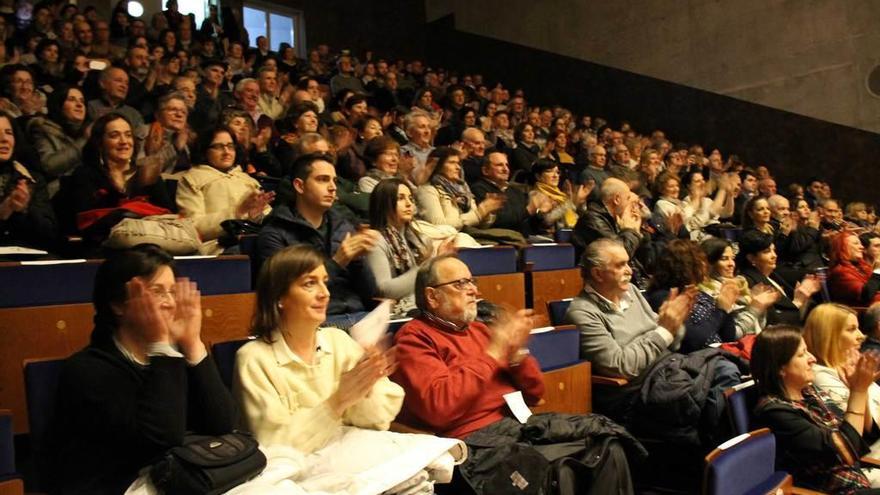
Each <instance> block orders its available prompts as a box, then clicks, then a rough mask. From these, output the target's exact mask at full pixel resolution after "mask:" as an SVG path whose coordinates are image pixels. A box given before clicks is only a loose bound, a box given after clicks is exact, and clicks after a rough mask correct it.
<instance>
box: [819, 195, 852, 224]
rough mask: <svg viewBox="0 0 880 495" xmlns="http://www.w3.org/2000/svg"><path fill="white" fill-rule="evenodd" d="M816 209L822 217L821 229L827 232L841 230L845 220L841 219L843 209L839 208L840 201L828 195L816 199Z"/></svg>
mask: <svg viewBox="0 0 880 495" xmlns="http://www.w3.org/2000/svg"><path fill="white" fill-rule="evenodd" d="M816 211H817V212H818V213H819V217H820V218H821V219H822V224H821V227H822V230H823V231H825V232H826V233H827V232H836V231H839V230H843V228H844V226H845V224H846V222H844V221H843V210H841V209H840V203H839V202H838V201H837V200H836V199H832V198H830V197H828V198H823V199H820V200H817V201H816Z"/></svg>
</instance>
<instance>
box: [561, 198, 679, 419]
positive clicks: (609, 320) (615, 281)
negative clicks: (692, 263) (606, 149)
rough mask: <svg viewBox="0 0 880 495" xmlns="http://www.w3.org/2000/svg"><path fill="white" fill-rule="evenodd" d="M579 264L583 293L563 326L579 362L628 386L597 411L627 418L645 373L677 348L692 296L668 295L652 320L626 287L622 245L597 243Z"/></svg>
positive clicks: (603, 398)
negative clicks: (572, 337)
mask: <svg viewBox="0 0 880 495" xmlns="http://www.w3.org/2000/svg"><path fill="white" fill-rule="evenodd" d="M606 184H607V182H606ZM581 259H582V261H581V275H582V277H583V279H584V288H583V290H582V291H581V293H580V294H579V295H578V296H577V297H576V298H575V299H574V300H573V301H572V302H571V305H570V306H569V308H568V312H567V313H566V314H565V321H566V322H568V323H572V324H574V325H577V328H578V330H579V331H580V334H581V342H580V344H581V349H580V354H581V358H582V359H586V360H588V361H590V362H591V363H592V366H593V372H594V373H596V374H597V375H606V376H615V377H622V378H626V379H627V380H629V381H630V385H629V386H627V387H624V388H622V389H619V390H607V391H606V390H603V393H602V394H596V395H595V396H594V397H593V401H594V404H595V407H596V410H597V411H599V412H603V413H604V414H609V415H611V416H612V417H615V418H625V417H626V416H627V415H628V413H629V410H628V409H629V407H628V405H627V404H628V403H629V402H630V400H631V399H632V397H634V395H633V394H635V393H637V392H638V390H639V388H640V386H641V383H642V381H643V380H644V377H645V371H647V370H648V369H650V367H651V365H653V364H654V363H655V362H656V361H657V360H658V359H659V358H660V357H662V356H663V355H665V354H666V353H668V352H669V350H670V349H675V348H677V347H678V345H679V344H680V343H681V341H682V338H683V337H684V330H685V328H684V326H683V324H684V322H685V320H686V319H687V317H688V314H689V313H690V311H691V307H692V306H693V300H694V297H695V294H693V292H692V291H684V292H681V293H679V292H678V291H677V290H675V291H671V292H670V295H669V297H668V299H667V300H666V301H665V302H664V304H662V305H661V307H660V313H659V314H656V313H654V311H653V310H652V309H651V306H650V305H649V304H648V301H646V300H645V298H644V297H642V295H641V293H640V292H639V290H638V288H636V286H635V285H633V284H630V278H631V277H632V274H633V271H632V269H631V268H630V266H629V263H628V262H629V256H628V255H627V251H626V248H625V247H624V245H623V243H622V242H621V241H618V240H616V239H608V238H603V239H599V240H596V241H594V242H593V243H591V244H590V245H588V246H587V249H586V251H584V255H583V257H582V258H581ZM606 392H607V393H606Z"/></svg>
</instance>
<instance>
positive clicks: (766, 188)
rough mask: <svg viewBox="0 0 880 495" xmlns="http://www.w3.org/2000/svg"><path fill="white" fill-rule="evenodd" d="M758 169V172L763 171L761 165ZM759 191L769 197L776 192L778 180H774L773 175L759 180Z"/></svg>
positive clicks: (763, 195)
mask: <svg viewBox="0 0 880 495" xmlns="http://www.w3.org/2000/svg"><path fill="white" fill-rule="evenodd" d="M758 170H759V172H758V173H761V172H760V170H761V167H758ZM768 173H769V172H768ZM758 193H759V194H760V195H761V196H762V197H764V198H769V197H770V196H773V195H774V194H776V181H775V180H773V177H770V176H766V177H763V178H762V179H761V180H759V181H758Z"/></svg>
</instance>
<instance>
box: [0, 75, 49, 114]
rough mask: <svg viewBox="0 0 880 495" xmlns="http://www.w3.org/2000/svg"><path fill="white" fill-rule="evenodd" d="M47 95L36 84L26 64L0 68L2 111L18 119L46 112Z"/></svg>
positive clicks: (0, 109) (0, 106)
mask: <svg viewBox="0 0 880 495" xmlns="http://www.w3.org/2000/svg"><path fill="white" fill-rule="evenodd" d="M45 105H46V95H45V94H43V92H42V91H40V90H38V89H36V87H35V86H34V76H33V73H32V72H31V69H29V68H28V67H27V66H25V65H20V64H17V63H16V64H8V65H5V66H4V67H3V69H2V70H0V111H2V112H5V113H7V114H8V115H9V116H10V117H12V118H14V119H17V118H19V117H26V116H30V115H37V114H41V113H44V112H45V110H44V107H45Z"/></svg>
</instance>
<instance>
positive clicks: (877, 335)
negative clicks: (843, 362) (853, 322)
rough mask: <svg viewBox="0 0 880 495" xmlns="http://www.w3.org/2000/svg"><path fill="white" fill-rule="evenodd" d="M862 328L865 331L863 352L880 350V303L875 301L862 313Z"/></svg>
mask: <svg viewBox="0 0 880 495" xmlns="http://www.w3.org/2000/svg"><path fill="white" fill-rule="evenodd" d="M860 328H861V330H862V331H863V332H864V333H865V341H864V342H862V348H861V350H862V352H865V351H875V352H876V351H880V303H874V304H872V305H871V306H869V307H868V309H866V310H865V312H864V313H862V317H861V327H860Z"/></svg>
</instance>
